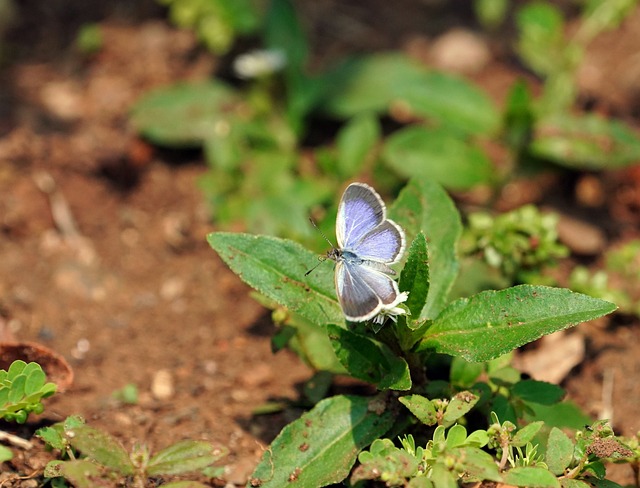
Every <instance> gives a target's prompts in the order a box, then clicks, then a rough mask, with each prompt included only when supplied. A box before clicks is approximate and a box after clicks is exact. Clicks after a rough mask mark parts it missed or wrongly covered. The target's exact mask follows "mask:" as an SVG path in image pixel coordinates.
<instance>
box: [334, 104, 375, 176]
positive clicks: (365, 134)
mask: <svg viewBox="0 0 640 488" xmlns="http://www.w3.org/2000/svg"><path fill="white" fill-rule="evenodd" d="M379 138H380V124H379V123H378V119H377V118H376V117H375V116H374V115H373V114H372V113H363V114H360V115H356V116H355V117H354V118H352V119H351V120H350V121H349V122H348V123H347V124H346V125H345V126H344V127H343V128H342V129H341V130H340V132H338V135H337V136H336V147H337V150H338V157H337V159H338V167H337V169H338V172H339V175H340V176H341V177H342V178H344V179H348V178H352V177H353V176H355V175H356V174H358V173H359V172H360V170H361V169H362V167H363V166H364V163H365V162H366V160H367V156H368V155H369V154H370V153H371V150H372V149H373V148H374V147H375V145H376V144H377V142H378V140H379Z"/></svg>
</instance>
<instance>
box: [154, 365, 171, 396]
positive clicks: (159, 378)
mask: <svg viewBox="0 0 640 488" xmlns="http://www.w3.org/2000/svg"><path fill="white" fill-rule="evenodd" d="M151 394H152V395H153V398H155V399H156V400H169V399H170V398H171V397H173V395H174V394H175V386H174V384H173V375H172V374H171V372H170V371H169V370H166V369H160V370H158V371H156V374H155V375H154V376H153V380H152V381H151Z"/></svg>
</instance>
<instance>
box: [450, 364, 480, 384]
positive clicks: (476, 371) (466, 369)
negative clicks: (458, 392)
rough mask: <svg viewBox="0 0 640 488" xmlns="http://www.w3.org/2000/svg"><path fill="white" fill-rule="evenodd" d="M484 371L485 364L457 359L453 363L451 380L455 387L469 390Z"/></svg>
mask: <svg viewBox="0 0 640 488" xmlns="http://www.w3.org/2000/svg"><path fill="white" fill-rule="evenodd" d="M484 369H485V368H484V364H483V363H470V362H469V361H465V360H464V359H462V358H461V357H456V358H453V360H452V361H451V369H450V370H449V379H450V381H451V384H453V385H455V386H459V387H462V388H469V387H471V386H473V385H474V384H475V382H476V380H477V379H478V377H479V376H480V375H481V374H482V373H483V372H484Z"/></svg>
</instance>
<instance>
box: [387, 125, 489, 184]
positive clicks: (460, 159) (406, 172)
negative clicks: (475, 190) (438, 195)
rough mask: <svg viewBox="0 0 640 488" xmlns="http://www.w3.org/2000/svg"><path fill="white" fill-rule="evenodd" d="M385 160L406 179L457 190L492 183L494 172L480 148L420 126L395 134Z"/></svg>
mask: <svg viewBox="0 0 640 488" xmlns="http://www.w3.org/2000/svg"><path fill="white" fill-rule="evenodd" d="M382 158H383V159H384V161H385V162H386V163H387V165H388V166H389V167H391V168H392V169H393V170H394V171H395V172H396V173H398V174H399V175H401V176H403V177H405V178H412V177H414V178H416V179H429V180H434V181H437V182H438V183H440V184H441V185H443V186H445V187H446V188H451V189H454V190H465V189H469V188H472V187H474V186H477V185H479V184H489V183H491V181H492V180H493V175H494V173H495V169H494V168H493V165H492V164H491V161H490V160H489V158H488V157H487V155H486V154H485V153H484V152H483V151H482V149H480V147H477V146H474V145H472V144H470V143H469V142H467V141H465V140H464V139H462V138H460V137H459V136H457V135H456V134H454V133H452V132H451V131H448V130H446V129H438V128H428V127H423V126H418V125H413V126H409V127H406V128H404V129H401V130H399V131H397V132H395V133H394V134H392V135H391V136H390V137H389V138H388V139H387V141H386V142H385V145H384V147H383V150H382Z"/></svg>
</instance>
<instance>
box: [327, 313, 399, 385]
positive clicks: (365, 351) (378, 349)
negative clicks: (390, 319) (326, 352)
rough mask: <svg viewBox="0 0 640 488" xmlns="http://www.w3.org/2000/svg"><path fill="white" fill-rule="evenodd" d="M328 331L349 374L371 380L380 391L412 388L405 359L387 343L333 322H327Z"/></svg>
mask: <svg viewBox="0 0 640 488" xmlns="http://www.w3.org/2000/svg"><path fill="white" fill-rule="evenodd" d="M327 331H328V333H329V339H331V344H332V345H333V349H334V351H335V353H336V356H337V357H338V359H339V360H340V362H341V363H342V365H343V366H344V367H345V369H346V370H347V371H348V372H349V374H350V375H351V376H353V377H355V378H359V379H361V380H364V381H368V382H370V383H373V384H374V385H376V386H377V387H378V389H380V390H385V389H391V390H408V389H409V388H411V376H410V373H409V366H408V365H407V362H406V361H405V360H404V359H402V358H399V357H398V356H396V355H395V354H394V353H393V351H391V349H390V348H389V346H387V345H386V344H384V343H382V342H379V341H376V340H374V339H372V338H370V337H366V336H364V335H360V334H356V333H355V332H351V331H350V330H346V329H344V328H341V327H340V326H337V325H334V324H328V325H327Z"/></svg>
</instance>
